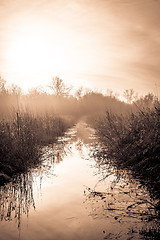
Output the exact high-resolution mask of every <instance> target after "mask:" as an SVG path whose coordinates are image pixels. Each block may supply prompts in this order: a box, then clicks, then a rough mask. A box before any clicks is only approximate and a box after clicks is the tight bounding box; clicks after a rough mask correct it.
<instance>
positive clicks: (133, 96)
mask: <svg viewBox="0 0 160 240" xmlns="http://www.w3.org/2000/svg"><path fill="white" fill-rule="evenodd" d="M123 97H124V98H125V99H126V100H127V103H129V104H130V103H132V102H133V101H136V100H137V97H138V94H137V93H136V92H135V91H134V90H133V89H126V90H125V91H124V93H123Z"/></svg>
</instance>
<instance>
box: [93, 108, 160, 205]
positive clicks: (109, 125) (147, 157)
mask: <svg viewBox="0 0 160 240" xmlns="http://www.w3.org/2000/svg"><path fill="white" fill-rule="evenodd" d="M93 126H94V128H95V129H96V134H97V135H98V137H99V139H100V141H101V142H102V144H103V148H102V149H101V151H100V153H99V156H100V159H101V160H100V164H101V165H105V164H107V163H108V162H109V161H112V164H115V166H116V167H117V168H118V169H124V170H125V169H129V170H131V171H132V174H133V175H134V176H135V177H136V178H138V179H140V180H141V182H142V183H143V184H144V185H146V186H147V187H148V189H149V191H150V193H151V195H152V197H154V198H157V199H159V200H160V174H159V173H160V159H159V153H160V135H159V133H160V103H157V104H156V105H155V106H154V108H152V109H145V110H140V111H138V112H137V113H132V114H130V115H127V116H122V115H116V114H112V113H111V112H106V114H105V116H103V117H100V118H99V119H97V120H96V121H95V122H94V123H93ZM159 207H160V206H159V204H158V205H157V210H160V209H159Z"/></svg>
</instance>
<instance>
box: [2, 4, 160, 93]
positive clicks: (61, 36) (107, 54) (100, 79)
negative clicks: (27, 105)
mask: <svg viewBox="0 0 160 240" xmlns="http://www.w3.org/2000/svg"><path fill="white" fill-rule="evenodd" d="M0 74H1V75H2V77H4V78H5V79H6V80H7V81H9V82H15V83H17V84H19V85H20V86H21V87H23V88H24V89H26V88H28V87H33V86H37V85H43V84H45V85H47V84H48V83H49V82H50V81H51V79H52V76H55V75H58V76H59V77H61V78H62V79H63V80H64V81H65V82H66V83H67V84H69V85H71V84H72V85H73V86H76V87H77V86H81V85H82V86H84V87H91V88H98V89H101V90H105V89H107V88H111V89H113V90H114V91H120V92H122V91H123V90H124V89H129V88H134V89H135V90H136V91H138V92H140V93H146V92H149V91H151V92H154V93H156V91H157V90H159V93H160V77H159V76H160V1H159V0H0ZM155 89H156V90H155Z"/></svg>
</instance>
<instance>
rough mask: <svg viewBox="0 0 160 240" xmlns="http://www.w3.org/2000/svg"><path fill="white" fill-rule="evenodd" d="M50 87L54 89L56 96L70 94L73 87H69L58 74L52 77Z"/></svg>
mask: <svg viewBox="0 0 160 240" xmlns="http://www.w3.org/2000/svg"><path fill="white" fill-rule="evenodd" d="M50 88H51V89H52V90H53V91H54V93H55V94H56V96H68V95H69V93H70V91H71V87H67V86H66V85H65V84H64V82H63V80H62V79H60V78H59V77H57V76H56V77H53V78H52V84H51V86H50Z"/></svg>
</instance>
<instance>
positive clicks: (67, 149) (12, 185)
mask: <svg viewBox="0 0 160 240" xmlns="http://www.w3.org/2000/svg"><path fill="white" fill-rule="evenodd" d="M84 129H86V124H85V123H80V124H77V125H76V126H75V128H73V129H70V130H69V131H68V132H67V133H66V134H65V136H64V137H61V138H59V139H58V142H57V143H56V144H53V145H49V146H45V147H43V149H42V155H41V164H40V165H39V166H37V167H36V168H34V169H31V170H30V171H29V172H27V173H24V174H20V175H19V176H17V177H16V178H14V179H13V180H12V181H11V182H9V183H7V184H5V185H4V186H1V187H0V213H1V221H8V222H9V221H12V220H14V221H16V222H17V227H18V228H20V227H21V220H22V216H23V215H26V216H27V217H28V216H29V211H30V209H36V204H35V200H34V194H33V189H34V185H36V186H37V188H38V191H41V186H42V181H43V178H44V177H47V178H50V177H54V176H56V175H55V174H54V167H55V165H57V164H59V163H61V162H62V161H63V159H64V158H65V157H66V156H67V155H68V154H70V155H71V154H72V147H71V146H72V144H73V143H74V142H75V148H76V149H77V150H78V151H79V152H80V154H82V152H83V147H84V143H86V144H87V143H88V142H90V140H89V139H88V134H89V132H93V130H92V129H89V128H88V131H87V132H86V133H87V134H85V130H84ZM82 140H83V141H82Z"/></svg>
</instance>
